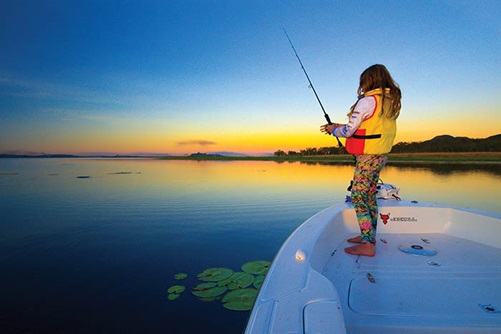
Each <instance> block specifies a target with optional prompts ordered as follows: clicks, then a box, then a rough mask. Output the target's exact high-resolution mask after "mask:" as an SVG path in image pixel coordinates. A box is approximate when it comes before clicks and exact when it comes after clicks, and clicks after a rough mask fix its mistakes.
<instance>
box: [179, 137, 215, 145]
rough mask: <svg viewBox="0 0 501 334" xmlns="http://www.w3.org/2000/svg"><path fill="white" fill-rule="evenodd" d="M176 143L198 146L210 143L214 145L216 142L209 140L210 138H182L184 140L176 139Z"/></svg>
mask: <svg viewBox="0 0 501 334" xmlns="http://www.w3.org/2000/svg"><path fill="white" fill-rule="evenodd" d="M177 144H178V145H200V146H210V145H216V142H213V141H210V140H198V139H192V140H184V141H178V142H177Z"/></svg>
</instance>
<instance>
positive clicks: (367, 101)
mask: <svg viewBox="0 0 501 334" xmlns="http://www.w3.org/2000/svg"><path fill="white" fill-rule="evenodd" d="M375 110H376V99H375V98H374V96H368V97H364V98H362V99H360V101H358V103H357V105H356V106H355V110H353V113H352V114H351V116H350V119H349V121H348V123H347V124H333V125H334V126H333V128H332V130H331V129H329V130H330V131H329V132H330V133H332V135H333V136H336V137H343V138H348V137H351V136H352V135H353V134H354V133H355V131H357V129H358V128H359V127H360V124H361V123H362V122H363V121H364V120H365V119H367V118H368V117H371V116H372V115H373V114H374V111H375Z"/></svg>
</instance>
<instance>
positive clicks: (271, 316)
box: [246, 201, 501, 334]
mask: <svg viewBox="0 0 501 334" xmlns="http://www.w3.org/2000/svg"><path fill="white" fill-rule="evenodd" d="M379 211H380V213H381V214H382V216H383V217H381V219H380V222H379V223H378V235H377V246H376V252H377V254H376V256H375V257H359V256H353V255H349V254H346V253H345V252H344V248H345V247H348V246H349V245H351V244H349V243H347V241H346V239H347V238H349V237H351V236H353V235H356V234H357V233H359V230H358V224H357V222H356V217H355V214H354V210H353V209H352V208H351V207H350V205H349V204H342V205H338V206H334V207H331V208H328V209H326V210H324V211H322V212H320V213H319V214H317V215H315V216H314V217H312V218H310V219H309V220H308V221H306V222H305V223H304V224H303V225H301V227H299V228H298V229H297V230H296V231H295V232H294V233H293V234H292V235H291V236H290V237H289V239H288V240H287V241H286V242H285V243H284V245H283V247H282V248H281V250H280V251H279V253H278V254H277V257H276V259H275V261H274V263H273V264H272V267H271V268H270V272H269V273H268V275H267V278H266V280H265V282H264V284H263V287H262V288H261V291H260V293H259V295H258V299H257V301H256V305H255V307H254V309H253V312H252V314H251V318H250V321H249V325H248V327H247V331H246V333H345V332H346V333H350V334H351V333H368V332H370V333H402V332H403V331H405V332H406V333H409V332H410V333H418V332H419V333H423V332H426V333H501V241H500V240H499V235H500V232H501V215H499V214H494V215H492V216H489V215H486V214H482V213H479V212H476V211H473V210H463V209H455V208H450V207H443V206H439V205H435V204H417V203H411V202H405V201H402V202H395V201H388V202H387V201H382V202H381V203H380V210H379ZM383 218H384V220H383Z"/></svg>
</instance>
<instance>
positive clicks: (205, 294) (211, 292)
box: [191, 286, 228, 298]
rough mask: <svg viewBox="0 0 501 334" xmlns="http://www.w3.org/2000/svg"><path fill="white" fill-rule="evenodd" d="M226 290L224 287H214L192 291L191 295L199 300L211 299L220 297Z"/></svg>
mask: <svg viewBox="0 0 501 334" xmlns="http://www.w3.org/2000/svg"><path fill="white" fill-rule="evenodd" d="M227 290H228V287H226V286H215V287H213V288H211V289H206V290H193V291H191V293H192V294H193V295H194V296H197V297H200V298H213V297H217V296H220V295H222V294H223V293H225V292H226V291H227Z"/></svg>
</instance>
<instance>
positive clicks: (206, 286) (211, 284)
mask: <svg viewBox="0 0 501 334" xmlns="http://www.w3.org/2000/svg"><path fill="white" fill-rule="evenodd" d="M216 285H217V283H216V282H206V283H202V284H199V285H197V286H196V287H194V288H193V290H195V291H203V290H209V289H212V288H213V287H215V286H216Z"/></svg>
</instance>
